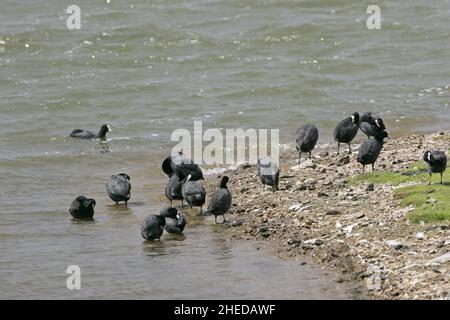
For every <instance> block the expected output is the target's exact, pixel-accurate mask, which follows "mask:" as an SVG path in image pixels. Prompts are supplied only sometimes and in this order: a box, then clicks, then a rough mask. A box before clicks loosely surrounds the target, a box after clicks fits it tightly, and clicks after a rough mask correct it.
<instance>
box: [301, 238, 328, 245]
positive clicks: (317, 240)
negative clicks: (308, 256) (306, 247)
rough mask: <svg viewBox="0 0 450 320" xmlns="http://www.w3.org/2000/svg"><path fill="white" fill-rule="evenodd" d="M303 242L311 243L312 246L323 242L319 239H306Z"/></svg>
mask: <svg viewBox="0 0 450 320" xmlns="http://www.w3.org/2000/svg"><path fill="white" fill-rule="evenodd" d="M303 243H304V244H312V245H314V246H320V245H321V244H322V243H323V240H320V239H308V240H305V241H303Z"/></svg>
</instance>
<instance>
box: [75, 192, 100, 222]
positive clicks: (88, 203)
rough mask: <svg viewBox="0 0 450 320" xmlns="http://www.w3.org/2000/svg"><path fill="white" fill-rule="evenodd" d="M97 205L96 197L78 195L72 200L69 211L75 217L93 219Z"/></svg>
mask: <svg viewBox="0 0 450 320" xmlns="http://www.w3.org/2000/svg"><path fill="white" fill-rule="evenodd" d="M95 205H96V202H95V200H94V199H89V198H86V197H85V196H78V197H76V198H75V200H73V201H72V204H71V205H70V209H69V212H70V214H71V215H72V217H73V218H75V219H92V217H93V216H94V207H95Z"/></svg>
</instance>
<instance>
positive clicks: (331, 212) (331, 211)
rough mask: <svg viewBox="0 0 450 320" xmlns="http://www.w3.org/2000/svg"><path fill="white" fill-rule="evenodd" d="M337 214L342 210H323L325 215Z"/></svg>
mask: <svg viewBox="0 0 450 320" xmlns="http://www.w3.org/2000/svg"><path fill="white" fill-rule="evenodd" d="M338 214H342V212H341V211H339V210H337V209H330V210H327V212H325V215H327V216H336V215H338Z"/></svg>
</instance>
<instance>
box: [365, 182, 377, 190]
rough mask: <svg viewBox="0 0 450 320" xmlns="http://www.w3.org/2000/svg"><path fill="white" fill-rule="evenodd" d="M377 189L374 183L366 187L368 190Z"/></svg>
mask: <svg viewBox="0 0 450 320" xmlns="http://www.w3.org/2000/svg"><path fill="white" fill-rule="evenodd" d="M373 190H375V186H374V184H373V183H370V184H369V185H368V186H367V187H366V191H373Z"/></svg>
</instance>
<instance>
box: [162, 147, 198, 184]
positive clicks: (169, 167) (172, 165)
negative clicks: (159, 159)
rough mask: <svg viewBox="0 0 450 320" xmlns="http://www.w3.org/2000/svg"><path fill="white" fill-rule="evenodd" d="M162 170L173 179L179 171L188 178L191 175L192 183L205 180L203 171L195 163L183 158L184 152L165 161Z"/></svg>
mask: <svg viewBox="0 0 450 320" xmlns="http://www.w3.org/2000/svg"><path fill="white" fill-rule="evenodd" d="M162 170H163V172H164V173H165V174H166V175H167V176H168V177H171V176H172V175H173V174H174V173H175V171H177V170H179V171H180V172H182V173H183V174H184V175H185V176H186V177H187V176H189V175H190V176H191V179H190V180H191V181H197V180H205V179H204V177H203V172H202V169H201V168H200V167H199V166H198V165H197V164H195V163H194V161H192V160H191V159H189V158H187V157H185V156H183V153H182V152H179V153H178V154H174V155H170V156H168V157H167V158H166V159H164V161H163V163H162Z"/></svg>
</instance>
